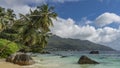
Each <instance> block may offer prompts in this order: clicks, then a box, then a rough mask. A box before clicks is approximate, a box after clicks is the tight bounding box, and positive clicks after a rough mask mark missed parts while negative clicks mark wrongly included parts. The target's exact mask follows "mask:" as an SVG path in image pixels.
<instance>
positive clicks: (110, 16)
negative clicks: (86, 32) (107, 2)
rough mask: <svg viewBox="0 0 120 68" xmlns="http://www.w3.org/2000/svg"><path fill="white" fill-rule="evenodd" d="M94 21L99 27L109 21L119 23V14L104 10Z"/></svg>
mask: <svg viewBox="0 0 120 68" xmlns="http://www.w3.org/2000/svg"><path fill="white" fill-rule="evenodd" d="M95 23H96V24H97V25H98V26H101V27H102V26H105V25H108V24H111V23H120V16H119V15H117V14H115V13H109V12H106V13H103V14H101V15H100V16H98V17H97V18H96V20H95Z"/></svg>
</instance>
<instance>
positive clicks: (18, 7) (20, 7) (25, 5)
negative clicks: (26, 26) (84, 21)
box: [0, 0, 79, 16]
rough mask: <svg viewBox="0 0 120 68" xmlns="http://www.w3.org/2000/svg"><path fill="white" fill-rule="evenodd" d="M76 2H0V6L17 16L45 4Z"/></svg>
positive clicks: (26, 0)
mask: <svg viewBox="0 0 120 68" xmlns="http://www.w3.org/2000/svg"><path fill="white" fill-rule="evenodd" d="M71 1H72V2H73V1H74V2H76V1H79V0H0V6H2V7H4V8H11V9H13V10H14V11H15V13H16V14H17V16H18V13H22V14H26V13H28V12H29V9H30V8H31V9H34V8H35V6H37V5H40V4H43V3H47V2H58V3H64V2H71Z"/></svg>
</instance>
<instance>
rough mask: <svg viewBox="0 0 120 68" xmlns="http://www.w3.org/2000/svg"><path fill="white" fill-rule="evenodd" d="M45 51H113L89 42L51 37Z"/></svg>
mask: <svg viewBox="0 0 120 68" xmlns="http://www.w3.org/2000/svg"><path fill="white" fill-rule="evenodd" d="M46 49H47V50H79V51H89V50H99V51H113V49H112V48H110V47H107V46H104V45H100V44H96V43H93V42H90V41H88V40H79V39H70V38H61V37H58V36H52V37H50V38H49V40H48V45H47V47H46Z"/></svg>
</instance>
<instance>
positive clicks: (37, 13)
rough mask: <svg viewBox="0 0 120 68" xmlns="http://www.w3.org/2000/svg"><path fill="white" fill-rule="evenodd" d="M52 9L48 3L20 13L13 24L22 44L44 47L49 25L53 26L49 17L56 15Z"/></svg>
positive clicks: (48, 33)
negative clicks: (24, 13) (28, 11)
mask: <svg viewBox="0 0 120 68" xmlns="http://www.w3.org/2000/svg"><path fill="white" fill-rule="evenodd" d="M53 10H54V8H53V7H49V6H48V4H43V5H42V6H38V7H37V8H36V9H35V10H33V11H32V10H30V13H29V14H26V15H22V14H20V19H19V20H17V22H16V23H15V24H14V26H15V27H17V28H15V29H17V30H19V38H20V41H21V42H22V43H23V44H24V45H26V46H33V45H35V46H38V45H39V46H40V47H41V48H44V47H45V45H46V44H47V38H48V37H49V35H50V26H53V23H52V20H51V19H52V18H56V16H57V14H56V13H55V12H54V11H53Z"/></svg>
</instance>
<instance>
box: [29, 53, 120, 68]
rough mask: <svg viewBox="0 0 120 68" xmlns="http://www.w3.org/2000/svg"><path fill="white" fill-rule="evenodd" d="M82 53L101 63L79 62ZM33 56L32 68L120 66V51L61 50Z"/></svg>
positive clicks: (114, 67)
mask: <svg viewBox="0 0 120 68" xmlns="http://www.w3.org/2000/svg"><path fill="white" fill-rule="evenodd" d="M82 55H86V56H88V57H89V58H91V59H93V60H95V61H97V62H99V63H100V64H77V62H78V60H79V58H80V57H81V56H82ZM61 56H66V57H64V58H62V57H61ZM33 58H34V60H35V61H36V64H34V65H31V66H29V67H30V68H120V52H101V53H100V54H88V52H87V51H86V52H78V51H59V52H52V54H33Z"/></svg>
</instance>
